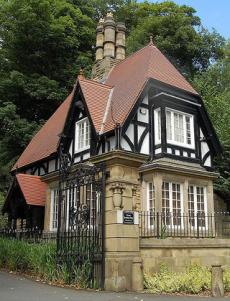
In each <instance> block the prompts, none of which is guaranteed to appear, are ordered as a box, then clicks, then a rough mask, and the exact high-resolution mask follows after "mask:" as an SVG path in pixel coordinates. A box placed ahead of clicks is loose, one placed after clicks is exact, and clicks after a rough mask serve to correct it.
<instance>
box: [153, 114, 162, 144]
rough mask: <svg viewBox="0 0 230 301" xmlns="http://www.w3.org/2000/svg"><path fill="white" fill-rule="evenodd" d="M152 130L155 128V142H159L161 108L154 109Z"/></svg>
mask: <svg viewBox="0 0 230 301" xmlns="http://www.w3.org/2000/svg"><path fill="white" fill-rule="evenodd" d="M154 120H155V122H154V124H155V126H154V130H155V144H160V143H161V109H160V108H158V109H156V110H155V111H154Z"/></svg>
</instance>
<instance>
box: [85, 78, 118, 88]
mask: <svg viewBox="0 0 230 301" xmlns="http://www.w3.org/2000/svg"><path fill="white" fill-rule="evenodd" d="M81 81H85V82H89V83H91V84H94V85H97V86H101V87H103V88H107V89H112V88H113V86H110V85H107V84H104V83H99V82H97V81H95V80H93V79H88V78H84V79H83V78H81V79H79V83H80V82H81Z"/></svg>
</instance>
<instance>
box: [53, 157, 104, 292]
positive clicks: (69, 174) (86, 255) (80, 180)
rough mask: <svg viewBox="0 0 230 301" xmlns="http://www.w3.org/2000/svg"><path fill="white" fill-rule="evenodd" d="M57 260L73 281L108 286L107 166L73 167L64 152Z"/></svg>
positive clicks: (61, 172) (70, 280) (90, 285)
mask: <svg viewBox="0 0 230 301" xmlns="http://www.w3.org/2000/svg"><path fill="white" fill-rule="evenodd" d="M59 159H60V175H59V207H58V233H57V260H58V265H59V267H63V266H64V268H65V269H66V271H67V273H68V277H69V282H80V284H81V285H82V286H85V287H89V288H103V284H104V252H103V250H104V194H105V192H104V187H105V169H104V165H103V164H101V165H99V166H98V165H97V166H96V165H92V164H81V163H79V164H76V166H74V165H73V166H71V164H70V160H69V158H68V155H67V154H64V153H63V152H60V156H59Z"/></svg>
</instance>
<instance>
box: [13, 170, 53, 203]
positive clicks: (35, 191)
mask: <svg viewBox="0 0 230 301" xmlns="http://www.w3.org/2000/svg"><path fill="white" fill-rule="evenodd" d="M16 179H17V182H18V184H19V186H20V188H21V191H22V193H23V196H24V198H25V201H26V203H27V204H28V205H34V206H45V202H46V189H47V184H45V183H44V182H42V181H41V178H40V177H38V176H32V175H27V174H17V175H16Z"/></svg>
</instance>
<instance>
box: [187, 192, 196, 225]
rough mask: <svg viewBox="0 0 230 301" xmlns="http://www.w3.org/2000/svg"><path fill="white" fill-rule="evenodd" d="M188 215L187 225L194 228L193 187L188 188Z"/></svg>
mask: <svg viewBox="0 0 230 301" xmlns="http://www.w3.org/2000/svg"><path fill="white" fill-rule="evenodd" d="M188 215H189V223H190V225H191V226H193V227H194V226H195V204H194V187H193V186H189V187H188Z"/></svg>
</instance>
